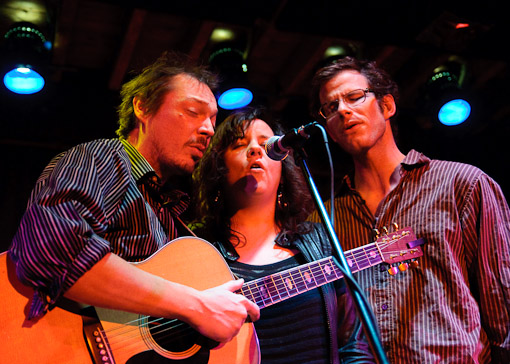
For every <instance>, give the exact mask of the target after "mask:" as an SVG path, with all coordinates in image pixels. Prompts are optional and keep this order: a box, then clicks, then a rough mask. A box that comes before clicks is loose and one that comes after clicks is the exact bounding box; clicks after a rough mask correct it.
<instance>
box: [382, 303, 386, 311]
mask: <svg viewBox="0 0 510 364" xmlns="http://www.w3.org/2000/svg"><path fill="white" fill-rule="evenodd" d="M381 308H382V310H383V311H386V310H387V309H388V305H387V304H386V303H384V304H383V305H381Z"/></svg>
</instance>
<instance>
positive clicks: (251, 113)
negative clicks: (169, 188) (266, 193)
mask: <svg viewBox="0 0 510 364" xmlns="http://www.w3.org/2000/svg"><path fill="white" fill-rule="evenodd" d="M255 119H260V120H263V121H264V122H266V123H267V124H268V125H269V126H270V127H271V129H272V130H273V132H274V133H275V134H276V135H278V134H282V128H281V126H280V125H279V124H278V123H277V122H274V121H273V120H272V119H271V117H270V116H269V114H267V113H265V110H263V109H261V108H247V109H244V110H241V111H238V112H235V113H234V114H232V115H230V116H229V117H227V118H226V119H225V120H224V121H223V122H221V123H220V125H219V126H218V128H217V129H216V132H215V134H214V136H213V138H212V140H211V143H210V144H209V147H208V148H207V150H206V152H205V154H204V156H203V157H202V158H201V160H200V162H199V163H198V165H197V168H196V169H195V171H194V173H193V185H194V191H195V193H194V198H195V207H196V215H195V216H198V217H199V219H198V222H199V226H200V234H201V235H202V236H203V237H204V238H206V239H208V240H212V241H220V242H227V241H232V240H233V239H234V240H235V239H237V241H238V242H239V236H238V235H237V234H235V232H234V231H232V229H231V225H230V216H229V215H228V213H227V210H226V201H225V195H226V194H225V192H224V189H225V188H226V185H227V184H226V175H227V173H228V169H227V167H226V165H225V161H224V154H225V151H226V150H227V148H228V147H229V146H231V145H232V144H233V143H235V141H236V140H238V139H239V138H242V137H243V136H244V133H245V131H246V130H247V128H248V127H249V126H250V124H251V123H252V122H253V120H255ZM279 193H281V198H280V199H279V201H275V203H276V205H277V206H276V209H275V210H276V213H275V222H276V223H277V225H278V226H279V227H280V229H281V231H282V232H283V233H285V234H286V235H287V236H288V237H291V236H292V235H293V234H295V233H301V232H304V230H306V227H305V224H302V223H303V222H304V221H305V219H306V218H307V217H308V215H309V213H310V212H311V208H312V202H311V201H312V200H311V197H310V194H309V192H308V189H307V187H306V185H305V182H304V178H303V175H302V173H301V171H300V169H299V168H298V167H297V166H296V164H295V163H294V159H293V158H292V156H291V155H289V156H288V157H287V158H286V159H285V160H284V161H282V182H281V184H280V188H279Z"/></svg>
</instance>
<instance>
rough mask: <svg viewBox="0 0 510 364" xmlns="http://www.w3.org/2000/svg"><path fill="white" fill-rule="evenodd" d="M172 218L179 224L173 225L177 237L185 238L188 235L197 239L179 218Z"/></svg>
mask: <svg viewBox="0 0 510 364" xmlns="http://www.w3.org/2000/svg"><path fill="white" fill-rule="evenodd" d="M173 218H174V219H176V220H177V221H178V222H179V224H176V225H175V229H176V230H177V233H178V235H179V236H186V235H188V234H189V235H191V236H194V237H195V238H198V236H197V235H196V234H195V233H194V232H193V231H192V230H191V229H190V228H189V227H188V225H186V224H185V223H184V221H182V219H181V218H180V217H179V216H174V217H173Z"/></svg>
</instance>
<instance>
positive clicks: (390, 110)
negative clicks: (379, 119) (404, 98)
mask: <svg viewBox="0 0 510 364" xmlns="http://www.w3.org/2000/svg"><path fill="white" fill-rule="evenodd" d="M381 109H382V111H383V114H384V119H385V120H388V119H389V118H391V117H392V116H393V115H395V112H396V111H397V105H396V104H395V99H394V98H393V95H389V94H388V95H384V96H383V98H382V99H381Z"/></svg>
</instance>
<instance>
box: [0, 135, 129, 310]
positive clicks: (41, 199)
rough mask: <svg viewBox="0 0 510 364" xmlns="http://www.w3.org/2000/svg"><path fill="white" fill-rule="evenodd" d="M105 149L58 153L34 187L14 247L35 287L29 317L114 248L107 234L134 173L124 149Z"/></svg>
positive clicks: (22, 274)
mask: <svg viewBox="0 0 510 364" xmlns="http://www.w3.org/2000/svg"><path fill="white" fill-rule="evenodd" d="M101 154H102V153H99V151H98V150H94V149H92V148H88V147H86V146H85V145H83V146H78V147H75V148H73V149H71V150H70V151H68V152H65V153H63V154H61V155H59V156H57V157H56V158H55V159H54V160H53V161H52V162H51V163H50V164H49V165H48V166H47V167H46V169H45V170H44V171H43V173H42V175H41V177H40V178H39V180H38V181H37V183H36V186H35V188H34V190H33V191H32V194H31V197H30V201H29V204H28V207H27V210H26V212H25V214H24V216H23V218H22V221H21V223H20V226H19V229H18V231H17V233H16V235H15V237H14V239H13V243H12V246H11V248H10V251H9V253H10V257H11V259H12V260H13V261H14V263H15V264H16V272H17V275H18V278H19V279H20V281H21V282H22V283H24V284H26V285H29V286H32V287H33V288H34V289H35V295H34V300H33V302H32V307H31V310H30V314H29V319H30V318H33V317H36V316H39V315H41V314H42V313H44V312H46V311H47V310H48V309H50V308H51V307H52V306H53V305H54V304H55V302H56V301H57V299H58V298H59V297H60V296H61V295H62V294H63V293H64V292H66V291H67V289H69V288H70V287H71V286H72V285H73V284H74V283H75V282H76V281H77V280H78V278H80V277H81V276H82V275H83V274H84V273H85V272H86V271H87V270H89V269H90V268H91V267H92V266H93V265H94V264H95V263H97V262H98V261H99V260H100V259H101V258H102V257H103V256H105V255H106V254H107V253H108V252H109V251H110V244H109V242H108V241H106V240H105V239H103V238H102V236H103V235H104V232H105V231H106V229H107V226H108V221H109V218H110V214H111V213H112V211H113V208H112V207H113V206H114V205H115V203H116V200H118V196H120V195H121V192H120V191H121V190H122V186H123V185H125V184H126V183H127V182H126V178H127V176H126V175H128V174H127V173H125V171H124V173H122V171H123V170H125V168H126V167H125V166H124V167H123V166H122V165H123V164H124V163H123V161H122V158H121V157H120V155H119V154H118V153H112V152H111V150H110V153H108V155H101ZM114 191H116V193H114ZM112 196H117V198H112Z"/></svg>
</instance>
